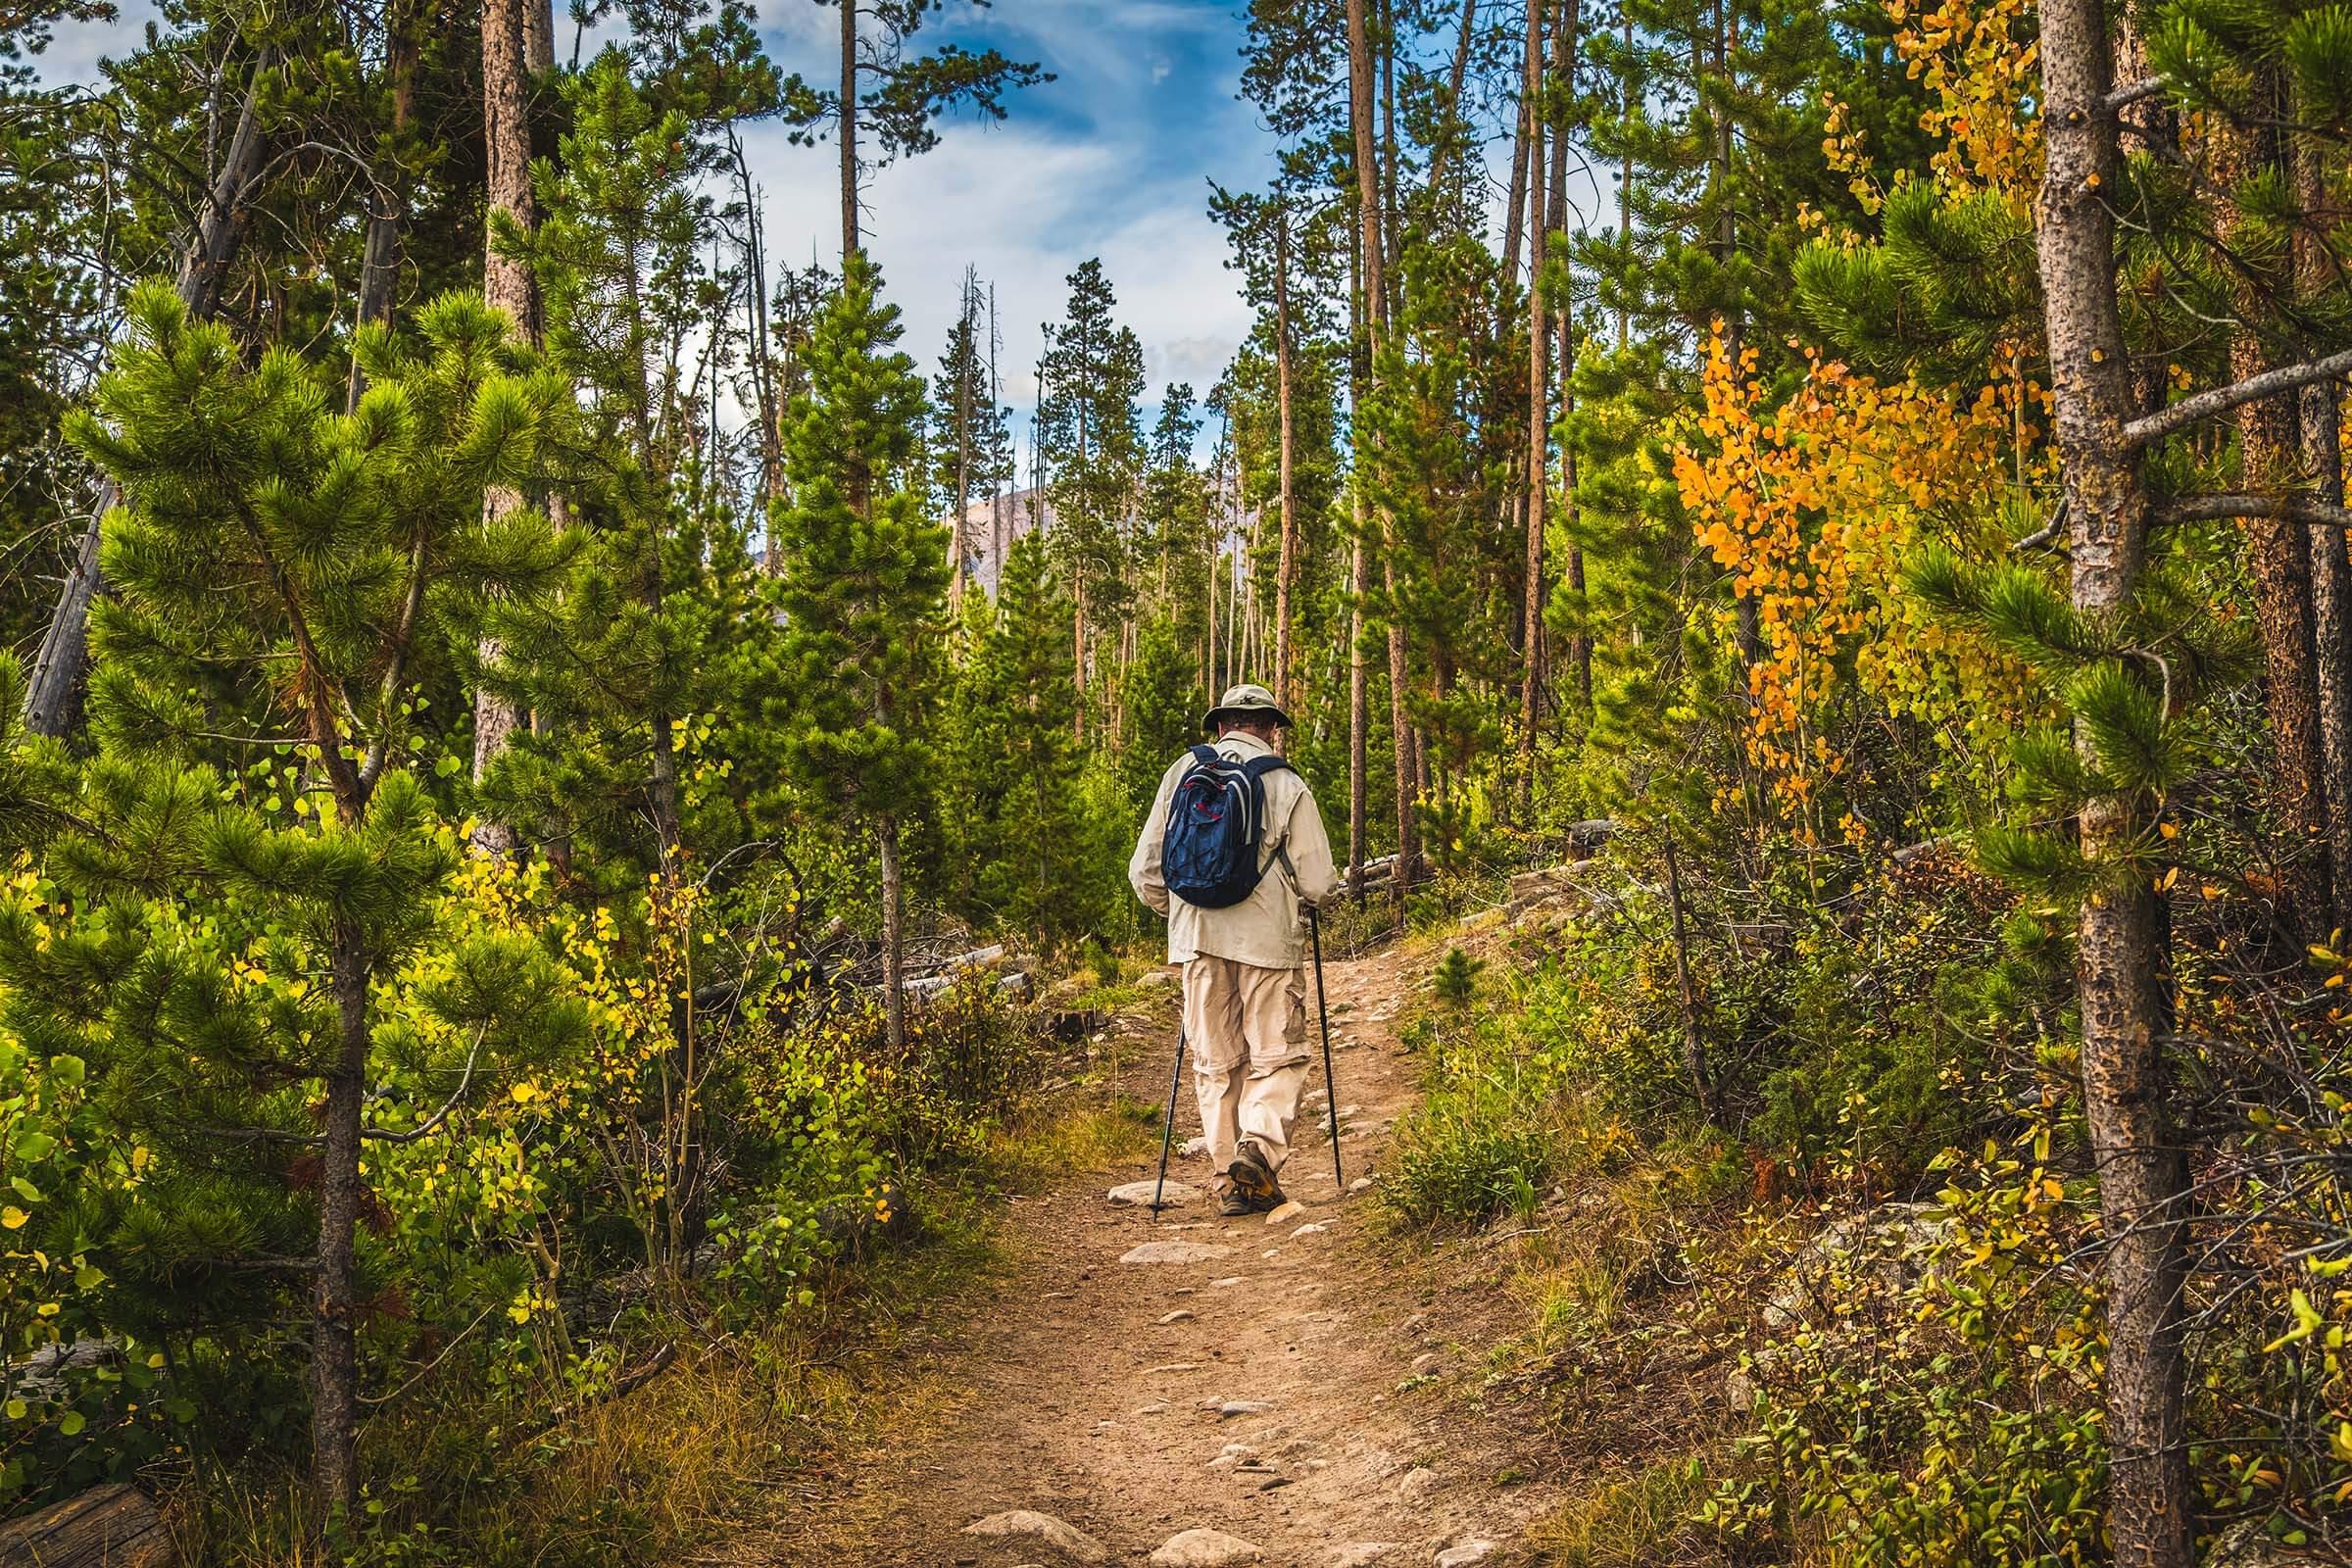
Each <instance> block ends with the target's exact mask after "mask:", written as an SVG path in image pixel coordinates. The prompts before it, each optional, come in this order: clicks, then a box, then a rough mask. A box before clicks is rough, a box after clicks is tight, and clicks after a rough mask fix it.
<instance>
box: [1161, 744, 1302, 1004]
mask: <svg viewBox="0 0 2352 1568" xmlns="http://www.w3.org/2000/svg"><path fill="white" fill-rule="evenodd" d="M1273 750H1274V749H1273V748H1272V747H1270V746H1268V745H1267V744H1266V743H1265V742H1263V741H1261V740H1259V739H1258V738H1257V737H1256V736H1254V735H1251V734H1248V733H1246V732H1244V731H1239V730H1237V731H1235V732H1234V733H1233V734H1231V735H1228V736H1226V737H1225V738H1224V739H1223V740H1221V741H1219V742H1217V751H1218V753H1219V754H1220V755H1222V756H1223V757H1225V758H1226V759H1227V760H1230V761H1235V762H1246V761H1248V760H1250V759H1251V758H1254V757H1270V756H1272V755H1273ZM1192 765H1193V759H1192V754H1191V753H1189V752H1188V753H1186V754H1185V755H1184V756H1182V757H1180V758H1178V759H1176V760H1175V762H1174V763H1172V764H1171V765H1170V766H1169V768H1168V770H1167V772H1166V773H1165V774H1163V775H1161V777H1160V781H1159V794H1158V795H1156V796H1154V797H1153V798H1152V814H1151V815H1150V816H1149V817H1146V818H1145V819H1144V831H1143V836H1142V837H1140V838H1138V839H1137V840H1136V841H1135V855H1134V857H1133V858H1130V859H1129V860H1128V862H1127V880H1128V882H1129V883H1130V884H1131V885H1132V886H1133V887H1134V888H1135V896H1136V897H1137V898H1139V899H1141V900H1143V901H1144V902H1145V903H1146V904H1148V905H1150V906H1151V907H1152V910H1153V911H1154V912H1155V913H1158V914H1164V915H1166V916H1167V918H1168V961H1169V962H1170V963H1186V962H1190V961H1191V960H1192V959H1193V958H1196V957H1199V956H1209V957H1216V958H1231V959H1233V960H1234V961H1236V962H1237V963H1248V964H1254V965H1256V966H1257V967H1258V968H1261V969H1296V968H1298V967H1299V964H1300V963H1302V962H1303V961H1305V957H1306V927H1305V922H1304V920H1303V918H1302V917H1301V915H1300V912H1299V910H1300V904H1299V901H1300V900H1301V899H1304V900H1305V901H1306V902H1307V903H1310V904H1319V903H1321V902H1322V901H1323V900H1325V899H1327V898H1329V897H1331V891H1332V889H1333V888H1334V887H1335V886H1337V885H1338V883H1339V870H1338V868H1337V867H1335V866H1334V865H1333V864H1332V863H1331V841H1330V840H1329V839H1328V838H1326V837H1324V835H1323V817H1322V813H1321V812H1319V811H1317V810H1316V809H1315V798H1314V795H1313V794H1312V793H1311V792H1310V791H1308V789H1307V787H1306V780H1304V779H1302V778H1300V777H1299V775H1298V774H1297V773H1294V772H1292V771H1291V770H1290V769H1288V768H1276V769H1275V770H1274V771H1272V772H1270V773H1268V774H1267V775H1266V776H1265V780H1264V789H1265V793H1266V842H1265V844H1264V845H1263V846H1262V847H1261V850H1260V854H1261V856H1262V858H1263V860H1262V864H1263V868H1264V871H1265V874H1264V875H1263V876H1261V877H1259V878H1258V880H1257V887H1256V889H1255V891H1253V892H1252V893H1251V894H1250V896H1249V897H1248V898H1246V899H1244V900H1243V901H1242V902H1241V903H1239V904H1237V905H1234V906H1233V907H1231V908H1225V909H1203V908H1200V907H1196V906H1194V905H1190V904H1187V903H1185V902H1184V901H1183V900H1182V899H1179V898H1175V897H1173V896H1171V895H1170V894H1169V892H1168V884H1167V880H1166V878H1164V877H1163V876H1161V874H1160V868H1159V850H1160V844H1161V841H1162V840H1164V839H1165V838H1166V837H1167V834H1168V802H1169V801H1170V800H1171V799H1172V798H1173V797H1174V796H1175V794H1176V785H1177V782H1178V781H1179V780H1181V779H1182V778H1183V777H1184V774H1185V770H1186V769H1187V768H1189V767H1191V766H1192ZM1277 850H1280V851H1282V852H1283V853H1285V854H1287V855H1288V856H1289V857H1290V862H1291V869H1292V871H1295V872H1296V873H1297V874H1298V880H1297V881H1296V882H1294V881H1293V880H1292V878H1291V875H1290V874H1289V873H1286V872H1285V871H1284V870H1283V868H1282V866H1281V864H1280V863H1279V858H1278V857H1277V856H1276V854H1275V852H1276V851H1277Z"/></svg>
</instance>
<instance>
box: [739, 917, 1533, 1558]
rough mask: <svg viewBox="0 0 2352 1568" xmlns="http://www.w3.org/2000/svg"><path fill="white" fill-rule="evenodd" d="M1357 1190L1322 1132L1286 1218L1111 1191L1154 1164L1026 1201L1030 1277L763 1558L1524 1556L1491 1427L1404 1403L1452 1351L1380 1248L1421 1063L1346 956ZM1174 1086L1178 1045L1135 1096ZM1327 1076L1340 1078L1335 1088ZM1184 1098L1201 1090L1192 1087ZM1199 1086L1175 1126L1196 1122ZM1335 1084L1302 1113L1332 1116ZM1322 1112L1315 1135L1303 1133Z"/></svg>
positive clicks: (1309, 1145)
mask: <svg viewBox="0 0 2352 1568" xmlns="http://www.w3.org/2000/svg"><path fill="white" fill-rule="evenodd" d="M1327 978H1328V982H1329V987H1330V999H1331V1006H1332V1033H1333V1044H1334V1046H1335V1048H1336V1054H1335V1059H1336V1062H1337V1064H1338V1073H1339V1083H1340V1101H1341V1109H1342V1116H1341V1125H1342V1135H1341V1149H1342V1152H1343V1153H1344V1155H1345V1157H1346V1164H1347V1176H1348V1185H1349V1188H1350V1189H1352V1190H1351V1191H1348V1192H1342V1191H1340V1190H1339V1189H1338V1188H1337V1187H1336V1186H1335V1184H1334V1181H1333V1177H1332V1171H1331V1151H1330V1145H1329V1141H1328V1139H1327V1137H1326V1136H1325V1135H1324V1134H1323V1133H1321V1132H1320V1131H1319V1130H1318V1131H1317V1132H1315V1133H1312V1134H1309V1133H1307V1132H1305V1131H1304V1130H1303V1128H1302V1129H1301V1132H1300V1135H1299V1143H1298V1146H1297V1148H1296V1149H1295V1151H1294V1152H1293V1155H1292V1159H1291V1162H1290V1165H1289V1168H1288V1169H1287V1170H1286V1171H1285V1172H1284V1184H1285V1186H1286V1187H1287V1188H1288V1190H1289V1191H1290V1193H1291V1195H1292V1196H1293V1198H1294V1199H1296V1200H1297V1204H1296V1206H1295V1208H1294V1209H1293V1210H1291V1211H1288V1212H1285V1213H1281V1214H1279V1215H1276V1216H1274V1217H1273V1218H1272V1220H1271V1222H1269V1220H1268V1219H1267V1218H1266V1217H1264V1216H1254V1217H1251V1218H1250V1219H1247V1220H1241V1221H1228V1220H1223V1219H1220V1218H1218V1217H1217V1216H1216V1215H1215V1213H1214V1212H1213V1210H1212V1209H1211V1208H1210V1207H1209V1201H1208V1199H1207V1196H1206V1192H1205V1182H1204V1180H1203V1177H1204V1174H1205V1172H1204V1168H1203V1162H1202V1161H1201V1160H1200V1159H1198V1158H1193V1159H1190V1160H1185V1161H1181V1162H1180V1166H1179V1168H1178V1169H1177V1170H1176V1171H1174V1172H1172V1174H1173V1175H1181V1176H1183V1177H1185V1178H1186V1179H1187V1186H1188V1187H1189V1188H1191V1189H1192V1193H1191V1196H1190V1198H1189V1200H1188V1201H1186V1202H1185V1203H1183V1204H1182V1205H1181V1206H1179V1207H1176V1208H1174V1209H1171V1210H1168V1211H1167V1212H1165V1213H1164V1214H1162V1215H1161V1216H1159V1218H1158V1219H1156V1220H1154V1218H1153V1217H1152V1214H1151V1212H1150V1211H1149V1210H1148V1209H1146V1208H1141V1207H1133V1206H1119V1205H1115V1204H1113V1203H1111V1202H1110V1201H1106V1198H1105V1191H1104V1190H1105V1188H1106V1187H1107V1186H1110V1185H1111V1184H1113V1183H1120V1182H1126V1181H1131V1180H1139V1179H1140V1180H1143V1181H1146V1182H1148V1181H1149V1180H1150V1177H1151V1175H1152V1168H1151V1165H1150V1164H1148V1163H1146V1164H1142V1165H1140V1166H1138V1167H1133V1168H1130V1169H1128V1170H1125V1171H1121V1172H1115V1173H1113V1174H1112V1175H1111V1176H1110V1177H1109V1178H1108V1180H1107V1181H1106V1180H1104V1179H1103V1178H1102V1177H1101V1176H1100V1175H1094V1176H1090V1177H1088V1178H1087V1179H1086V1180H1085V1181H1084V1182H1083V1184H1080V1183H1078V1182H1076V1181H1073V1182H1072V1184H1071V1185H1069V1186H1067V1187H1065V1188H1063V1189H1060V1190H1057V1191H1054V1192H1052V1193H1050V1194H1048V1195H1045V1196H1042V1197H1038V1198H1032V1199H1028V1200H1025V1201H1019V1202H1018V1203H1017V1204H1016V1205H1015V1208H1014V1211H1013V1217H1012V1220H1011V1225H1012V1227H1013V1229H1014V1231H1015V1233H1016V1236H1015V1246H1016V1250H1017V1254H1018V1257H1019V1260H1020V1261H1019V1264H1018V1267H1017V1271H1016V1274H1015V1277H1014V1278H1013V1279H1012V1281H1011V1282H1010V1283H1009V1285H1008V1286H1007V1287H1006V1288H1005V1290H1004V1291H1003V1292H1002V1293H1001V1294H1000V1295H999V1296H998V1297H997V1298H996V1299H995V1300H994V1302H993V1304H992V1305H990V1306H988V1307H987V1308H985V1309H983V1310H982V1311H981V1313H980V1314H979V1315H978V1316H977V1317H976V1319H974V1320H973V1322H972V1323H970V1324H969V1325H968V1326H967V1328H966V1329H965V1330H964V1331H963V1332H962V1333H961V1334H960V1335H959V1336H958V1338H957V1341H956V1345H955V1347H954V1348H953V1349H952V1351H951V1352H950V1353H949V1354H948V1355H947V1356H946V1357H945V1359H944V1361H943V1363H942V1364H941V1365H940V1366H939V1367H938V1368H936V1369H935V1370H932V1371H930V1372H927V1373H926V1374H925V1375H924V1376H923V1377H922V1379H921V1380H920V1383H921V1387H920V1388H918V1389H916V1390H914V1391H912V1392H911V1395H910V1397H908V1398H907V1400H905V1401H903V1405H904V1407H903V1408H901V1409H899V1410H897V1411H896V1412H895V1413H894V1414H893V1416H892V1417H891V1418H890V1419H888V1420H886V1421H885V1422H883V1423H882V1425H883V1427H884V1429H885V1433H886V1435H885V1436H884V1437H882V1438H880V1439H878V1440H876V1441H875V1443H874V1444H873V1446H871V1447H870V1449H869V1450H868V1451H863V1452H860V1453H858V1454H855V1455H845V1456H843V1459H842V1463H841V1465H840V1473H841V1476H842V1479H841V1480H840V1481H839V1482H838V1483H837V1484H836V1485H834V1486H832V1487H830V1488H829V1489H826V1490H825V1491H824V1492H823V1493H822V1495H817V1496H813V1497H811V1498H809V1500H808V1502H807V1504H806V1506H805V1508H804V1509H803V1510H802V1511H800V1513H799V1516H797V1517H794V1518H791V1519H788V1520H784V1521H779V1523H778V1525H777V1527H776V1528H775V1529H774V1530H773V1531H772V1532H771V1533H763V1534H762V1536H761V1537H760V1539H759V1540H758V1541H757V1542H756V1543H754V1542H749V1541H746V1542H743V1543H741V1547H742V1548H743V1549H742V1554H741V1555H738V1556H736V1557H735V1558H734V1559H733V1560H736V1561H743V1562H761V1563H773V1564H778V1565H798V1564H803V1563H809V1564H813V1563H820V1562H821V1563H826V1564H853V1565H870V1568H883V1565H892V1568H934V1565H936V1568H1027V1565H1038V1568H1051V1565H1061V1564H1082V1565H1083V1564H1100V1563H1120V1562H1129V1561H1138V1562H1140V1561H1149V1562H1151V1563H1153V1564H1165V1565H1181V1564H1217V1563H1229V1562H1230V1563H1240V1562H1259V1563H1264V1564H1269V1565H1284V1564H1297V1565H1301V1568H1353V1565H1357V1564H1363V1563H1370V1562H1373V1561H1380V1562H1383V1563H1390V1564H1396V1565H1399V1568H1401V1565H1404V1564H1413V1565H1416V1568H1418V1565H1428V1564H1436V1565H1439V1568H1459V1565H1462V1564H1467V1563H1472V1562H1478V1561H1481V1560H1482V1559H1483V1560H1490V1561H1493V1562H1495V1563H1500V1562H1502V1561H1504V1560H1506V1559H1508V1558H1510V1557H1512V1556H1515V1555H1517V1553H1516V1552H1514V1551H1513V1550H1512V1549H1511V1546H1510V1544H1511V1543H1512V1542H1514V1541H1515V1540H1516V1539H1517V1537H1518V1535H1519V1532H1520V1528H1521V1527H1522V1526H1523V1525H1524V1524H1525V1523H1526V1521H1527V1518H1528V1516H1529V1515H1530V1514H1531V1513H1532V1512H1533V1511H1534V1510H1535V1509H1536V1508H1537V1507H1539V1506H1541V1503H1542V1500H1543V1499H1542V1497H1541V1496H1540V1495H1539V1493H1540V1489H1535V1488H1527V1487H1516V1488H1513V1487H1498V1486H1496V1485H1495V1484H1494V1481H1495V1471H1494V1469H1493V1468H1491V1466H1492V1464H1493V1463H1494V1462H1495V1460H1494V1456H1493V1454H1492V1453H1491V1452H1489V1451H1487V1450H1486V1448H1485V1447H1484V1446H1483V1435H1482V1434H1481V1433H1479V1432H1478V1431H1476V1430H1475V1428H1474V1426H1473V1425H1472V1424H1471V1423H1470V1422H1469V1421H1468V1420H1467V1419H1466V1418H1465V1417H1464V1416H1462V1415H1461V1414H1460V1413H1459V1406H1458V1405H1457V1404H1456V1403H1455V1402H1454V1401H1451V1400H1446V1399H1442V1398H1432V1397H1412V1395H1411V1390H1412V1389H1413V1388H1415V1387H1416V1385H1417V1384H1419V1383H1422V1382H1426V1381H1428V1377H1429V1375H1432V1374H1438V1373H1444V1372H1447V1371H1451V1370H1456V1369H1452V1368H1448V1367H1446V1366H1445V1365H1443V1364H1442V1362H1443V1359H1444V1356H1445V1353H1446V1352H1445V1351H1443V1350H1442V1349H1433V1348H1430V1347H1431V1346H1432V1345H1442V1343H1443V1341H1444V1338H1445V1336H1444V1335H1443V1333H1442V1332H1433V1326H1432V1325H1430V1324H1429V1323H1428V1322H1427V1318H1428V1314H1427V1313H1426V1312H1417V1311H1416V1298H1415V1296H1414V1294H1413V1287H1412V1286H1411V1285H1410V1283H1409V1282H1408V1281H1407V1280H1406V1279H1405V1278H1404V1277H1403V1276H1402V1274H1401V1272H1400V1271H1398V1270H1397V1269H1395V1268H1394V1267H1392V1266H1389V1265H1387V1264H1385V1263H1384V1262H1383V1260H1382V1257H1381V1253H1380V1251H1379V1247H1378V1244H1377V1243H1376V1242H1375V1241H1374V1240H1373V1239H1371V1238H1370V1237H1368V1236H1367V1234H1366V1231H1367V1227H1368V1226H1369V1225H1371V1224H1372V1223H1373V1222H1374V1218H1375V1210H1374V1208H1373V1206H1372V1205H1373V1203H1374V1201H1375V1200H1374V1199H1373V1198H1372V1196H1371V1195H1370V1193H1369V1192H1368V1190H1367V1188H1368V1186H1369V1183H1367V1181H1366V1178H1370V1179H1371V1181H1374V1182H1376V1181H1377V1179H1378V1172H1379V1169H1380V1166H1381V1163H1382V1161H1383V1160H1384V1158H1385V1157H1386V1154H1387V1150H1388V1143H1389V1129H1390V1127H1391V1124H1392V1123H1393V1122H1394V1121H1395V1119H1396V1117H1397V1115H1398V1114H1399V1113H1400V1112H1401V1111H1403V1110H1404V1109H1405V1108H1406V1107H1407V1106H1408V1105H1409V1104H1410V1103H1411V1102H1412V1099H1413V1094H1414V1088H1413V1083H1414V1063H1413V1060H1412V1058H1410V1057H1408V1056H1405V1055H1404V1054H1401V1053H1400V1052H1399V1050H1398V1048H1397V1042H1396V1039H1395V1036H1394V1033H1393V1030H1392V1026H1391V1021H1392V1020H1393V1019H1394V1018H1395V1016H1396V1014H1397V1008H1398V1005H1399V1002H1400V997H1401V993H1402V991H1403V989H1404V987H1403V977H1402V976H1401V975H1400V972H1399V967H1398V960H1397V957H1396V956H1394V955H1393V954H1383V955H1377V956H1372V957H1368V958H1363V959H1359V960H1355V961H1352V962H1344V963H1333V964H1330V965H1329V966H1328V967H1327ZM1153 1074H1156V1075H1157V1076H1156V1083H1157V1085H1158V1088H1157V1091H1156V1093H1158V1094H1160V1095H1164V1094H1165V1093H1166V1081H1167V1080H1166V1076H1165V1074H1166V1066H1165V1061H1164V1058H1163V1059H1162V1060H1161V1061H1160V1062H1159V1063H1158V1065H1156V1066H1155V1067H1144V1066H1140V1065H1139V1067H1138V1068H1137V1069H1136V1075H1135V1076H1134V1077H1133V1078H1132V1079H1130V1081H1129V1084H1130V1092H1132V1093H1151V1092H1152V1091H1151V1090H1150V1089H1149V1088H1148V1087H1147V1086H1148V1084H1149V1083H1151V1082H1152V1081H1153V1078H1152V1075H1153ZM1318 1076H1319V1075H1318ZM1188 1088H1189V1086H1188ZM1191 1101H1192V1096H1191V1095H1190V1094H1189V1093H1187V1094H1186V1095H1185V1096H1184V1097H1183V1104H1182V1106H1181V1107H1180V1111H1179V1127H1180V1128H1181V1129H1188V1130H1189V1129H1190V1128H1191V1127H1192V1126H1193V1125H1194V1122H1193V1116H1194V1112H1193V1110H1192V1106H1191ZM1323 1107H1324V1101H1323V1099H1322V1092H1321V1089H1320V1086H1319V1084H1318V1086H1317V1088H1316V1089H1315V1090H1314V1091H1313V1092H1312V1095H1311V1098H1310V1102H1309V1104H1308V1106H1307V1107H1306V1109H1307V1112H1311V1113H1312V1114H1314V1115H1315V1116H1317V1117H1318V1118H1319V1117H1321V1116H1322V1114H1323ZM1304 1114H1305V1113H1302V1117H1301V1119H1302V1121H1303V1120H1304Z"/></svg>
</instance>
